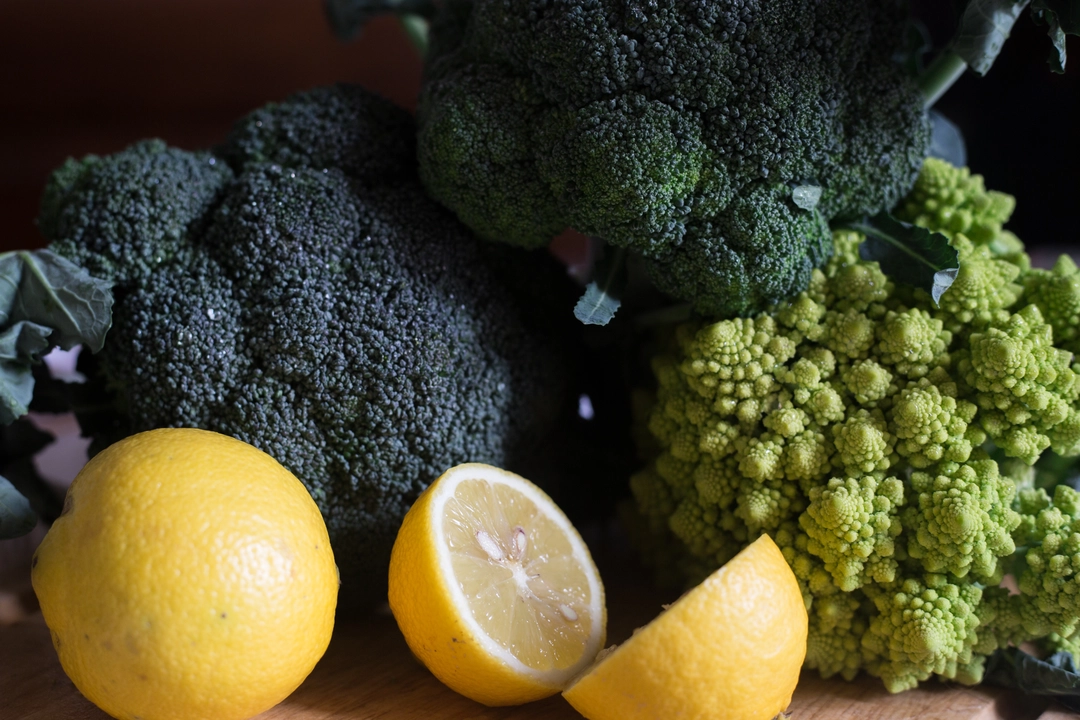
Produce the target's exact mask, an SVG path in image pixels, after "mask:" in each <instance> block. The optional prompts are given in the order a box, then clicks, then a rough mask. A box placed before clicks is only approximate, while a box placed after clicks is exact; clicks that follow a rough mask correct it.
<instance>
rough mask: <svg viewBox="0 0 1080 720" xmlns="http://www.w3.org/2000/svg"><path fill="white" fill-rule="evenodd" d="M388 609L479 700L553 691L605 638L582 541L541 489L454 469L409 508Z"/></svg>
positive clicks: (487, 469)
mask: <svg viewBox="0 0 1080 720" xmlns="http://www.w3.org/2000/svg"><path fill="white" fill-rule="evenodd" d="M390 609H391V610H392V611H393V613H394V618H395V619H396V620H397V623H398V627H399V628H400V629H401V632H402V634H403V635H404V636H405V641H406V642H407V643H408V644H409V647H410V648H411V649H412V651H413V654H415V655H416V657H417V658H419V659H420V661H421V662H423V663H424V665H426V666H427V667H428V669H429V670H431V672H432V673H433V674H434V675H435V676H436V677H437V678H439V680H441V681H442V682H444V683H445V684H446V685H448V686H450V687H451V688H452V689H454V690H456V691H457V692H459V693H461V694H462V695H465V696H466V697H469V698H472V699H473V700H476V701H478V702H481V703H484V704H485V705H516V704H520V703H524V702H529V701H532V700H539V699H540V698H543V697H547V696H549V695H553V694H555V693H557V692H559V691H560V690H562V689H563V688H564V687H565V686H566V684H567V683H568V682H569V681H570V680H571V679H572V678H573V677H574V676H575V675H577V674H578V673H580V672H581V671H582V670H583V669H584V668H585V667H587V666H588V665H589V664H590V663H591V662H592V661H593V660H594V659H595V657H596V655H597V653H598V652H599V651H600V648H602V647H603V645H604V638H605V629H606V622H607V614H606V609H605V605H604V588H603V585H602V584H601V582H600V575H599V573H598V572H597V570H596V566H595V565H594V564H593V560H592V557H591V556H590V554H589V550H588V548H587V547H586V546H585V543H584V541H582V539H581V536H580V535H578V533H577V531H576V530H575V529H574V527H573V525H571V524H570V521H569V520H567V518H566V516H565V515H564V514H563V513H562V511H561V510H559V508H558V507H557V506H556V505H555V503H554V502H553V501H552V500H551V498H549V497H548V496H547V495H546V494H545V493H544V492H543V491H542V490H540V488H538V487H536V486H535V485H533V484H532V483H531V482H529V481H528V480H526V479H524V478H522V477H520V476H518V475H515V474H513V473H511V472H507V471H506V470H501V469H499V468H496V467H492V466H490V465H482V464H478V463H469V464H465V465H458V466H457V467H454V468H452V469H450V470H448V471H446V472H445V473H444V474H443V475H442V476H440V477H439V478H438V479H437V480H436V481H435V482H434V483H432V484H431V487H429V488H428V489H427V490H426V491H425V492H424V493H423V494H422V495H421V496H420V497H419V498H418V499H417V501H416V503H414V504H413V506H412V508H411V509H410V510H409V512H408V514H407V515H406V516H405V520H404V522H403V523H402V526H401V530H400V531H399V532H398V536H397V540H396V541H395V543H394V550H393V553H392V555H391V557H390Z"/></svg>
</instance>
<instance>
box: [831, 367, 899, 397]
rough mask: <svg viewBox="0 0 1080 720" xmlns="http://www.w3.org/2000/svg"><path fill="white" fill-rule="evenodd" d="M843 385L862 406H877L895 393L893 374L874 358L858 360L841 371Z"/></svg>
mask: <svg viewBox="0 0 1080 720" xmlns="http://www.w3.org/2000/svg"><path fill="white" fill-rule="evenodd" d="M840 376H841V378H842V379H843V381H844V387H846V388H847V391H848V392H849V393H851V396H852V397H853V398H855V402H857V403H859V404H860V405H862V406H864V407H871V408H873V407H877V406H878V403H880V402H881V401H882V400H884V399H885V398H890V397H892V396H893V395H895V394H896V384H895V383H894V382H893V374H892V373H891V372H889V371H888V370H887V369H886V368H885V366H883V365H881V364H880V363H879V362H877V361H876V360H860V361H858V362H856V363H854V364H852V365H849V366H847V367H846V368H844V369H843V371H842V372H841V375H840Z"/></svg>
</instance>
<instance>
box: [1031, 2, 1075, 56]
mask: <svg viewBox="0 0 1080 720" xmlns="http://www.w3.org/2000/svg"><path fill="white" fill-rule="evenodd" d="M1031 16H1032V17H1033V18H1035V19H1036V20H1038V21H1042V22H1044V23H1046V25H1047V30H1046V34H1047V35H1049V36H1050V42H1052V43H1053V44H1054V49H1053V51H1051V53H1050V57H1049V58H1048V60H1047V61H1048V62H1049V63H1050V69H1051V70H1053V71H1054V72H1056V73H1063V72H1065V36H1066V35H1080V3H1078V2H1075V1H1070V0H1033V2H1032V3H1031Z"/></svg>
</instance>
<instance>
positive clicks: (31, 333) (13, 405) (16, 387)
mask: <svg viewBox="0 0 1080 720" xmlns="http://www.w3.org/2000/svg"><path fill="white" fill-rule="evenodd" d="M51 332H52V331H51V330H50V329H49V328H47V327H45V326H44V325H38V324H37V323H32V322H27V321H25V320H23V321H21V322H17V323H15V324H14V325H12V326H11V327H9V328H7V329H5V330H3V331H0V424H3V425H10V424H11V423H13V422H15V420H16V419H17V418H20V417H22V416H23V415H25V414H26V413H27V412H28V411H29V409H30V401H31V400H32V399H33V397H34V374H33V369H32V368H31V365H30V361H29V360H30V359H33V358H36V357H38V356H39V355H40V354H41V353H43V352H45V350H47V349H48V347H49V335H50V333H51Z"/></svg>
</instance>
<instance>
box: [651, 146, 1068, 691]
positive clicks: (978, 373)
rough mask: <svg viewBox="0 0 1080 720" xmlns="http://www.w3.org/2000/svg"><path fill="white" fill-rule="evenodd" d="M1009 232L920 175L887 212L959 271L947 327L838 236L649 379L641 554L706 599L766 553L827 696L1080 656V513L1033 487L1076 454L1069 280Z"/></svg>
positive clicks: (960, 175)
mask: <svg viewBox="0 0 1080 720" xmlns="http://www.w3.org/2000/svg"><path fill="white" fill-rule="evenodd" d="M1012 209H1013V200H1012V198H1010V197H1009V196H1007V195H1003V194H1001V193H995V192H989V191H987V190H986V189H985V188H984V186H983V184H982V179H981V178H980V177H979V176H977V175H972V174H970V173H969V172H968V171H967V170H966V169H961V168H955V167H952V166H950V165H948V164H947V163H945V162H943V161H940V160H933V159H931V160H927V161H926V164H925V166H924V168H923V172H922V175H921V176H920V177H919V180H918V182H917V183H916V185H915V188H914V190H912V191H911V193H910V194H909V195H908V196H907V197H906V198H905V199H904V200H903V201H901V203H900V204H899V206H898V207H897V208H896V210H895V212H896V214H897V215H899V216H900V217H902V218H903V219H904V220H906V221H909V222H912V223H915V224H918V225H922V226H924V227H927V228H928V229H930V230H932V231H939V232H942V233H944V234H945V235H946V236H947V237H949V239H950V241H951V242H952V244H953V246H954V247H956V248H957V250H958V252H959V254H960V258H961V269H960V272H959V274H958V277H957V278H956V281H955V283H954V284H953V285H952V287H951V288H950V289H949V290H947V291H946V292H945V293H944V295H943V296H942V297H941V300H940V305H938V304H935V303H934V302H933V301H932V300H931V298H930V296H929V295H928V294H927V293H925V292H923V291H921V290H917V289H913V288H910V287H907V286H899V285H895V284H894V283H893V282H891V281H890V280H889V279H888V278H887V277H886V276H885V275H884V274H883V273H882V271H881V269H880V268H879V267H878V265H877V263H875V262H867V261H863V260H861V259H860V258H859V253H858V245H859V243H860V242H861V240H862V237H861V236H860V235H859V234H857V233H854V232H851V231H838V232H836V233H834V235H833V242H834V245H835V248H836V252H835V254H834V256H833V258H832V259H831V260H830V261H829V262H828V263H827V264H826V265H825V266H824V267H822V268H821V269H819V270H815V271H814V273H813V276H812V278H811V280H810V283H809V285H808V286H807V288H806V290H805V291H804V292H803V293H802V294H800V295H799V296H797V297H795V298H792V299H791V300H790V301H787V302H785V303H783V304H781V305H779V306H776V307H774V308H773V309H772V310H770V311H769V312H766V313H763V314H760V315H758V316H756V317H751V318H738V319H730V320H722V321H719V322H710V321H708V320H703V319H698V320H694V321H692V322H689V323H686V324H683V325H681V326H680V327H678V329H677V330H676V331H675V333H674V340H675V341H674V342H672V343H669V344H667V345H666V347H668V348H669V350H668V351H667V352H666V354H662V355H660V356H658V357H656V358H654V361H653V369H654V373H655V376H656V379H657V385H658V387H657V391H656V396H655V398H656V400H655V405H654V408H653V410H652V413H651V416H650V417H649V420H648V428H649V431H650V432H651V435H652V440H653V442H650V445H651V446H652V447H653V451H654V453H655V457H654V459H653V460H652V461H651V463H650V465H649V467H648V468H647V469H645V470H643V471H642V472H641V473H639V474H638V475H636V476H635V477H634V479H633V482H632V483H631V489H632V492H633V494H634V497H635V499H636V506H637V512H638V520H637V522H636V527H637V528H638V531H639V532H641V533H645V532H646V531H648V532H651V533H652V536H651V538H643V542H650V543H653V544H652V545H651V546H650V547H654V548H657V547H663V548H664V553H663V554H662V555H661V554H658V553H656V552H654V553H653V554H652V557H653V559H654V561H657V560H659V559H660V558H661V557H662V560H660V561H661V562H663V564H664V566H665V567H664V568H663V569H664V570H666V571H668V572H670V571H671V569H672V568H680V569H681V570H683V572H684V575H685V576H686V577H687V578H688V579H691V580H693V579H699V578H700V577H702V576H703V574H704V573H707V572H708V571H709V570H710V569H712V568H715V567H717V566H719V565H720V564H722V563H723V562H725V561H726V560H727V559H729V558H731V557H732V556H733V555H734V554H735V553H736V552H738V550H739V549H740V548H741V547H743V546H744V545H745V544H746V543H748V542H750V541H752V540H753V539H754V538H756V537H757V536H758V535H760V534H761V533H768V534H770V535H772V536H773V538H774V539H775V540H776V542H777V545H778V546H779V547H780V548H781V550H782V552H783V553H784V556H785V558H786V559H787V561H788V563H789V564H790V565H791V567H792V570H793V571H794V573H795V576H796V578H797V579H798V581H799V584H800V587H801V589H802V592H803V595H804V600H805V601H806V604H807V607H808V608H809V611H810V635H809V641H808V648H807V660H806V664H807V666H808V667H810V668H815V669H817V670H819V671H820V672H821V673H822V675H824V676H826V677H827V676H830V675H834V674H839V675H841V676H843V677H846V678H850V677H853V676H854V675H855V674H856V673H857V672H858V671H859V670H861V669H862V670H867V671H868V672H870V673H871V674H873V675H876V676H878V677H880V678H882V680H883V681H884V683H885V685H886V687H887V688H888V689H889V690H891V691H894V692H896V691H900V690H903V689H907V688H910V687H913V686H915V685H916V684H918V683H919V682H921V681H923V680H926V679H928V678H930V677H931V676H935V675H936V676H940V677H944V678H949V679H953V680H956V681H960V682H966V683H974V682H978V681H979V679H980V678H981V675H982V668H983V664H984V660H985V657H986V655H987V654H988V653H990V652H993V651H994V650H995V649H996V648H998V647H1001V646H1003V645H1007V644H1009V643H1017V642H1021V641H1025V640H1030V639H1035V638H1040V637H1051V635H1052V638H1051V639H1053V638H1057V639H1058V640H1057V641H1058V642H1060V643H1068V642H1072V641H1073V640H1072V638H1077V636H1078V635H1080V632H1078V627H1080V493H1076V492H1074V491H1072V490H1071V489H1070V488H1067V487H1059V488H1057V490H1055V491H1053V492H1052V493H1051V494H1048V493H1047V492H1045V491H1044V490H1042V489H1038V484H1037V483H1034V482H1033V478H1034V477H1035V474H1034V473H1033V472H1031V471H1029V470H1026V469H1025V468H1028V467H1029V466H1030V465H1031V464H1032V463H1034V462H1035V461H1036V460H1037V459H1038V458H1039V457H1040V455H1041V454H1043V453H1044V452H1046V451H1047V450H1053V451H1054V452H1056V453H1058V454H1061V455H1077V454H1080V400H1078V398H1080V378H1078V374H1077V373H1078V371H1080V365H1074V364H1073V357H1072V352H1073V350H1074V349H1076V348H1077V345H1078V343H1080V339H1078V338H1080V325H1078V323H1080V321H1077V320H1076V315H1077V310H1078V309H1080V271H1078V270H1077V269H1076V265H1075V264H1074V263H1071V262H1070V261H1068V260H1062V261H1061V262H1059V263H1058V265H1057V266H1056V267H1055V269H1054V270H1052V271H1043V270H1035V269H1032V268H1031V266H1030V262H1029V260H1028V258H1027V256H1026V255H1025V254H1024V250H1023V245H1022V244H1021V243H1020V242H1019V240H1018V239H1017V238H1016V237H1015V236H1014V235H1012V234H1010V233H1009V232H1008V231H1007V230H1005V229H1003V224H1004V223H1005V221H1006V220H1007V219H1008V216H1009V214H1010V213H1011V211H1012ZM999 460H1001V461H1003V463H1002V465H1001V466H1000V467H999V464H998V461H999ZM1006 572H1015V573H1017V574H1018V576H1019V579H1020V580H1019V583H1020V590H1021V593H1020V594H1019V595H1016V594H1013V595H1009V594H1008V593H1007V592H1006V591H1004V590H1002V589H1000V588H998V587H997V585H998V583H999V581H1000V580H1001V578H1002V576H1003V574H1004V573H1006Z"/></svg>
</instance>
